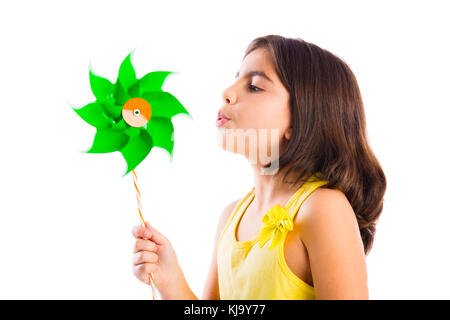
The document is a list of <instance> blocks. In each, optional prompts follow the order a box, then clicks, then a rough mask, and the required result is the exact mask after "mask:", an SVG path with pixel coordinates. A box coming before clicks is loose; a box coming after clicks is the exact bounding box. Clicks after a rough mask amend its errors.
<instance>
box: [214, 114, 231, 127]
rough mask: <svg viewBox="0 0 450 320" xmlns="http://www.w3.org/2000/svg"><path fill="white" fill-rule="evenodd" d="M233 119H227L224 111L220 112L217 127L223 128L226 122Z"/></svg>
mask: <svg viewBox="0 0 450 320" xmlns="http://www.w3.org/2000/svg"><path fill="white" fill-rule="evenodd" d="M230 120H231V119H230V118H229V117H227V116H226V115H225V114H224V113H223V112H222V110H219V112H218V113H217V120H216V126H217V127H218V128H220V127H222V126H223V125H224V124H225V123H226V122H228V121H230Z"/></svg>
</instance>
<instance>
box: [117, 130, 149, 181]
mask: <svg viewBox="0 0 450 320" xmlns="http://www.w3.org/2000/svg"><path fill="white" fill-rule="evenodd" d="M152 147H153V142H152V138H151V137H150V135H149V134H148V132H147V131H145V130H141V133H140V135H138V136H135V137H131V138H130V140H129V142H128V143H127V144H126V145H125V146H124V147H123V148H122V149H121V150H120V153H122V155H123V157H124V158H125V161H126V162H127V171H126V172H125V174H124V176H125V175H127V174H128V173H129V172H130V171H132V170H134V169H135V168H136V167H137V166H138V164H140V163H141V162H142V160H144V159H145V157H146V156H147V155H148V154H149V153H150V150H151V149H152Z"/></svg>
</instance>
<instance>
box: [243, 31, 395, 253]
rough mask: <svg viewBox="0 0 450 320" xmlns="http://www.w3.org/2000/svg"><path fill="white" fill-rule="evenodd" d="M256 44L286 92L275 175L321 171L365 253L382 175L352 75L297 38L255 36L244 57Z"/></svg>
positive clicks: (382, 190)
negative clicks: (347, 207)
mask: <svg viewBox="0 0 450 320" xmlns="http://www.w3.org/2000/svg"><path fill="white" fill-rule="evenodd" d="M258 48H263V49H267V50H268V53H269V55H270V57H271V59H272V63H273V66H274V68H275V70H276V72H277V74H278V77H279V78H280V80H281V82H282V83H283V85H284V86H285V87H286V89H287V90H288V91H289V93H290V102H289V104H290V109H291V125H292V136H291V138H290V139H289V140H288V141H287V142H286V143H287V144H286V148H285V151H284V152H283V153H282V154H281V155H280V157H279V158H278V159H277V161H278V168H279V171H278V172H277V175H278V174H280V173H281V172H285V174H284V175H283V182H288V181H287V179H286V178H287V176H289V174H292V173H294V176H295V177H296V178H295V181H293V184H298V183H299V182H300V181H303V179H305V177H309V176H310V175H311V174H313V173H315V172H317V171H319V172H321V173H322V175H323V176H324V178H325V180H328V181H329V182H328V184H326V185H325V186H324V187H326V188H330V189H339V190H341V191H342V192H343V193H344V194H345V195H346V197H347V199H348V200H349V202H350V204H351V206H352V208H353V210H354V212H355V214H356V219H357V221H358V225H359V230H360V234H361V239H362V242H363V244H364V252H365V254H366V255H367V254H368V253H369V251H370V249H371V248H372V244H373V239H374V236H375V225H376V222H377V220H378V218H379V216H380V214H381V211H382V209H383V197H384V193H385V191H386V177H385V175H384V172H383V170H382V168H381V166H380V164H379V162H378V160H377V158H376V157H375V155H374V153H373V152H372V150H371V148H370V146H369V144H368V141H367V133H366V119H365V113H364V105H363V101H362V98H361V93H360V90H359V86H358V83H357V81H356V78H355V75H354V74H353V72H352V71H351V70H350V68H349V66H348V65H347V64H346V63H345V62H344V61H343V60H341V59H340V58H338V57H337V56H335V55H334V54H332V53H330V52H329V51H327V50H325V49H322V48H320V47H319V46H317V45H315V44H312V43H309V42H306V41H304V40H302V39H300V38H285V37H283V36H280V35H267V36H264V37H258V38H256V39H254V40H253V41H252V42H251V43H250V44H249V46H248V47H247V50H246V52H245V55H244V58H245V56H247V55H248V54H249V53H250V52H252V51H253V50H255V49H258ZM269 166H271V163H268V164H266V165H265V168H266V167H269ZM283 169H286V170H283ZM288 183H292V182H288Z"/></svg>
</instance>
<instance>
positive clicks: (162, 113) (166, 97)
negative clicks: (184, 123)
mask: <svg viewBox="0 0 450 320" xmlns="http://www.w3.org/2000/svg"><path fill="white" fill-rule="evenodd" d="M142 98H144V99H145V100H147V101H148V103H150V106H151V107H152V117H164V118H169V119H171V118H172V117H173V116H174V115H176V114H179V113H185V114H187V115H189V116H191V115H190V113H189V112H188V111H187V110H186V109H185V108H184V107H183V105H182V104H181V103H180V102H179V101H178V100H177V98H175V97H174V96H173V95H172V94H171V93H169V92H144V93H143V94H142Z"/></svg>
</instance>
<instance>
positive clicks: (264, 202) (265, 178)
mask: <svg viewBox="0 0 450 320" xmlns="http://www.w3.org/2000/svg"><path fill="white" fill-rule="evenodd" d="M251 166H252V169H253V176H254V185H255V197H254V198H253V201H252V206H254V209H255V210H256V211H258V212H263V211H265V210H266V209H267V208H270V207H271V206H273V205H274V204H278V203H279V204H280V205H281V206H284V205H285V204H286V202H287V201H288V200H289V198H290V197H291V196H292V195H293V194H294V192H296V191H297V190H298V188H300V186H301V184H302V183H299V184H298V185H292V184H291V183H283V182H282V181H281V180H282V177H283V174H284V173H285V172H286V170H287V168H284V170H282V171H280V172H279V173H278V175H274V174H270V175H265V174H262V173H263V171H262V170H263V169H262V166H261V165H259V164H252V165H251ZM288 181H291V180H288Z"/></svg>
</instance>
